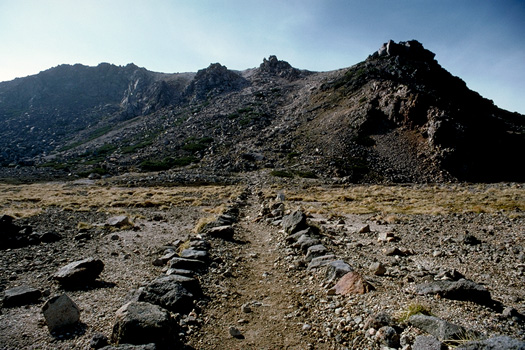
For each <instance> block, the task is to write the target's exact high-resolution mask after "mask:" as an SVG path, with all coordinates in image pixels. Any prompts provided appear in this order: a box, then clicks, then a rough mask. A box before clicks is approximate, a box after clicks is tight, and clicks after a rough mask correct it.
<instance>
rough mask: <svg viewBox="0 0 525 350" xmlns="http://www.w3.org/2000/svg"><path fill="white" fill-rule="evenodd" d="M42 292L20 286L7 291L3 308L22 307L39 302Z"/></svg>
mask: <svg viewBox="0 0 525 350" xmlns="http://www.w3.org/2000/svg"><path fill="white" fill-rule="evenodd" d="M41 295H42V292H40V291H39V290H38V289H36V288H33V287H30V286H26V285H24V286H19V287H14V288H10V289H6V290H5V292H4V299H3V306H4V307H11V306H20V305H27V304H32V303H36V302H38V300H39V299H40V296H41Z"/></svg>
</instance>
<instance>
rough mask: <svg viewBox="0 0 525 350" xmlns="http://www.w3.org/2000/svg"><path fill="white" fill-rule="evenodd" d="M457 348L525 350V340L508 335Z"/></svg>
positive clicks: (466, 349)
mask: <svg viewBox="0 0 525 350" xmlns="http://www.w3.org/2000/svg"><path fill="white" fill-rule="evenodd" d="M456 349H457V350H496V349H497V350H525V342H523V341H521V340H517V339H513V338H511V337H507V336H498V337H493V338H489V339H486V340H480V341H472V342H468V343H467V344H464V345H462V346H459V347H457V348H456Z"/></svg>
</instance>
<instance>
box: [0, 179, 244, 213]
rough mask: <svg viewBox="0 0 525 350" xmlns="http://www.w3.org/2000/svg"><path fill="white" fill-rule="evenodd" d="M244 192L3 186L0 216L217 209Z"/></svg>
mask: <svg viewBox="0 0 525 350" xmlns="http://www.w3.org/2000/svg"><path fill="white" fill-rule="evenodd" d="M241 191H242V188H241V187H239V186H194V187H190V186H188V187H139V188H125V187H108V186H98V185H88V184H74V183H57V182H54V183H40V184H30V185H10V184H0V213H1V214H8V215H11V216H14V217H27V216H32V215H36V214H38V213H40V212H42V211H43V210H44V209H45V208H48V207H53V206H54V207H58V208H60V209H62V210H66V211H90V210H104V211H107V212H115V213H117V212H122V211H124V210H125V209H127V208H146V207H153V208H159V209H167V208H170V207H173V206H216V205H220V204H221V203H222V202H225V201H227V200H229V199H234V198H236V197H237V196H238V195H239V194H240V193H241Z"/></svg>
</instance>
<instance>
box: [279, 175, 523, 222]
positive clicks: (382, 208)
mask: <svg viewBox="0 0 525 350" xmlns="http://www.w3.org/2000/svg"><path fill="white" fill-rule="evenodd" d="M279 190H280V191H283V192H284V193H285V194H286V200H287V201H289V202H295V203H296V206H300V207H302V208H303V209H304V210H306V211H308V212H310V213H318V214H326V215H343V214H370V213H381V214H382V215H386V216H387V217H388V218H389V219H390V220H395V214H430V215H440V214H448V213H466V212H474V213H494V212H498V211H503V212H509V213H513V214H514V215H520V213H523V212H525V189H524V188H523V186H521V185H520V184H446V185H398V186H386V185H359V186H357V185H356V186H349V187H308V188H300V189H283V188H273V189H272V190H271V191H273V193H277V191H279Z"/></svg>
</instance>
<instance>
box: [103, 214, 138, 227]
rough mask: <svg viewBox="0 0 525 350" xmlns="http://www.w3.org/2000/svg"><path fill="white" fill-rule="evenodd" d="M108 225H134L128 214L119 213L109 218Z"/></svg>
mask: <svg viewBox="0 0 525 350" xmlns="http://www.w3.org/2000/svg"><path fill="white" fill-rule="evenodd" d="M106 225H108V226H113V227H119V228H122V227H125V226H132V223H131V220H130V219H129V217H128V216H126V215H119V216H113V217H110V218H109V219H107V221H106Z"/></svg>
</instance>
